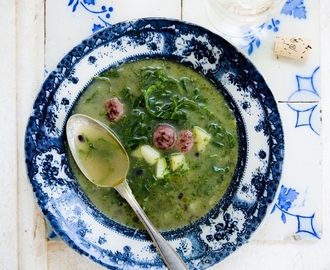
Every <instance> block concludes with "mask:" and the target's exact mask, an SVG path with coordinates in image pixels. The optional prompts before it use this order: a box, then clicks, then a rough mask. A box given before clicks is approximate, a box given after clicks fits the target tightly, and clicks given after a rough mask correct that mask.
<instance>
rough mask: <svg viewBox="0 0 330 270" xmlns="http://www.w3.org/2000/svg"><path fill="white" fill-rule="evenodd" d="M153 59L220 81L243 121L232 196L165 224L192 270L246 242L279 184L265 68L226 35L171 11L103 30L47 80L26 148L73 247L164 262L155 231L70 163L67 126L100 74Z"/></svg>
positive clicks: (43, 196) (94, 255)
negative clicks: (127, 214)
mask: <svg viewBox="0 0 330 270" xmlns="http://www.w3.org/2000/svg"><path fill="white" fill-rule="evenodd" d="M146 57H154V58H166V59H169V60H173V61H177V62H180V63H182V64H184V65H186V66H189V67H191V68H193V69H195V70H196V71H198V72H200V73H202V74H203V75H205V76H206V77H207V78H208V79H209V80H210V81H211V82H213V83H214V84H215V85H217V86H218V88H219V91H220V92H221V93H222V94H223V95H224V97H225V98H226V100H227V101H228V104H229V106H230V107H231V108H232V110H233V112H234V114H235V117H236V119H237V126H238V133H239V143H240V150H239V162H238V165H237V168H236V172H235V175H234V177H233V180H232V182H231V184H230V187H229V188H228V190H227V192H226V194H225V196H224V197H223V198H222V199H221V200H220V201H219V202H218V204H217V205H216V206H215V207H214V208H213V209H212V210H211V211H210V212H209V213H208V214H206V215H205V216H204V217H203V218H201V219H200V220H198V221H196V222H195V223H193V224H191V225H188V226H186V227H183V228H178V229H176V230H169V231H164V232H162V234H163V235H164V237H165V238H166V239H167V240H168V241H169V242H170V243H171V245H173V247H175V249H176V250H177V252H178V253H179V254H180V255H181V256H182V258H183V259H184V261H185V262H186V264H187V265H188V266H189V268H190V269H205V268H208V267H210V266H212V265H214V264H217V263H219V262H220V261H222V260H224V259H225V258H226V257H228V256H229V255H230V254H232V253H233V252H235V251H236V250H237V249H238V248H239V247H240V246H242V245H243V244H245V243H247V242H248V241H249V239H250V238H251V236H252V235H253V234H254V233H255V231H256V230H257V229H258V227H259V226H260V224H261V223H262V221H263V220H264V218H265V216H266V215H267V213H268V212H269V210H270V207H271V204H272V202H273V200H274V198H275V195H276V192H277V189H278V187H279V182H280V177H281V171H282V165H283V155H284V138H283V128H282V124H281V120H280V115H279V112H278V109H277V104H276V101H275V100H274V97H273V95H272V92H271V90H270V89H269V88H268V86H267V84H266V83H265V81H264V79H263V77H262V76H261V74H260V73H259V72H258V71H257V69H256V68H255V67H254V65H253V64H252V63H251V62H250V61H249V60H248V59H246V58H245V57H244V55H243V54H241V53H240V52H239V51H237V49H236V48H235V47H233V46H232V45H231V44H229V43H228V42H227V41H226V40H224V39H223V38H221V37H220V36H218V35H216V34H214V33H212V32H210V31H208V30H206V29H204V28H202V27H200V26H197V25H193V24H190V23H186V22H182V21H179V20H171V19H155V18H150V19H139V20H133V21H126V22H122V23H118V24H116V25H113V26H111V27H109V28H106V29H104V30H101V31H99V32H97V33H95V34H93V35H92V36H91V37H89V38H87V39H86V40H84V41H82V42H81V43H80V44H78V45H77V46H76V47H74V48H73V49H72V50H71V51H70V52H68V54H67V55H65V57H64V58H63V59H62V60H61V61H60V62H59V63H58V65H57V66H56V68H55V69H54V70H53V71H52V72H51V73H50V74H49V76H48V77H47V79H46V80H45V82H44V83H43V85H42V87H41V89H40V92H39V94H38V96H37V98H36V100H35V103H34V107H33V111H32V114H31V116H30V118H29V121H28V125H27V129H26V137H25V154H26V165H27V173H28V176H29V179H30V182H31V185H32V188H33V191H34V194H35V198H36V200H37V203H38V205H39V206H40V208H41V210H42V212H43V214H44V215H45V217H46V219H47V220H48V222H49V223H50V224H51V226H52V228H53V230H54V231H55V233H56V234H57V235H58V236H59V237H60V238H61V239H63V241H65V242H66V243H67V244H68V245H69V246H70V247H72V248H73V249H74V250H76V251H77V252H79V253H80V254H82V255H85V256H87V257H89V258H90V259H92V260H93V261H95V262H97V263H99V264H101V265H103V266H104V267H106V268H108V269H166V267H165V265H164V263H163V262H162V260H161V258H160V257H159V255H158V253H157V251H156V249H155V246H154V245H153V243H152V242H151V240H150V237H149V236H148V234H147V233H146V232H145V231H143V230H137V229H133V228H130V227H127V226H124V225H122V224H119V223H118V222H116V221H114V220H112V219H110V218H109V217H107V216H105V215H104V214H103V213H101V212H100V211H99V210H98V209H97V208H96V207H95V206H94V205H93V204H92V203H91V202H90V201H89V200H88V198H87V197H86V195H85V194H84V192H83V191H82V189H81V188H80V186H79V184H78V182H77V181H76V179H75V175H74V174H73V173H72V170H71V168H70V166H69V163H68V157H67V152H66V150H65V147H64V141H65V124H66V121H67V119H68V116H69V115H70V113H71V109H72V107H73V106H74V104H75V101H76V100H77V98H78V97H79V96H80V94H81V92H82V91H83V89H85V88H86V86H87V85H88V84H90V82H91V79H92V77H93V76H96V75H98V74H100V73H101V72H102V71H104V70H106V69H108V68H110V67H112V66H116V65H118V64H121V63H125V62H128V61H131V60H138V59H142V58H146Z"/></svg>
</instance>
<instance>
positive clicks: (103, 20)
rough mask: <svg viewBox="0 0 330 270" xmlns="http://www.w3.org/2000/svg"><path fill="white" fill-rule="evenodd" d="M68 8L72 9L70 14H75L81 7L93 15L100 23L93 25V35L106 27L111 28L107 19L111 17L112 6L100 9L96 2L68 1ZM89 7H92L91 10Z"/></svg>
mask: <svg viewBox="0 0 330 270" xmlns="http://www.w3.org/2000/svg"><path fill="white" fill-rule="evenodd" d="M68 6H69V7H72V12H76V11H77V8H78V7H79V6H81V7H82V8H83V9H84V10H85V11H87V12H89V13H91V14H93V15H95V16H96V17H97V18H98V19H99V21H100V23H99V24H95V23H94V25H93V28H92V31H93V33H94V32H96V31H98V30H100V29H102V28H104V27H107V26H111V24H110V22H109V19H110V17H111V12H113V7H112V6H105V5H102V6H100V7H95V6H96V0H82V1H81V0H70V1H69V3H68ZM89 6H94V7H93V8H91V7H89Z"/></svg>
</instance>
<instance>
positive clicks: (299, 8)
mask: <svg viewBox="0 0 330 270" xmlns="http://www.w3.org/2000/svg"><path fill="white" fill-rule="evenodd" d="M281 14H285V15H290V16H293V17H294V18H297V19H307V12H306V7H305V6H304V0H287V1H286V3H285V5H284V7H283V8H282V10H281Z"/></svg>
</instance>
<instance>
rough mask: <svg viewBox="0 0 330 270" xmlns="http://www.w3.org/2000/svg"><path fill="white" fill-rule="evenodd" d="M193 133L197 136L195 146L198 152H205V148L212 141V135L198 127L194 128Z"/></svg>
mask: <svg viewBox="0 0 330 270" xmlns="http://www.w3.org/2000/svg"><path fill="white" fill-rule="evenodd" d="M193 132H194V135H195V144H196V147H197V150H198V151H199V152H203V151H204V150H205V147H206V146H207V145H208V143H209V142H210V141H211V138H212V135H211V134H210V133H208V132H207V131H205V130H204V129H202V128H200V127H198V126H194V127H193Z"/></svg>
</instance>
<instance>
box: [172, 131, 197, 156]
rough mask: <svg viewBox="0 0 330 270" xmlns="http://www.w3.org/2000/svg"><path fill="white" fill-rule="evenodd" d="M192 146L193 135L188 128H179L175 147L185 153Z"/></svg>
mask: <svg viewBox="0 0 330 270" xmlns="http://www.w3.org/2000/svg"><path fill="white" fill-rule="evenodd" d="M193 146H194V135H193V133H192V132H191V131H190V130H181V131H180V132H179V133H178V139H177V141H176V147H177V148H178V149H179V151H181V152H183V153H187V152H189V151H190V149H191V148H192V147H193Z"/></svg>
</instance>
